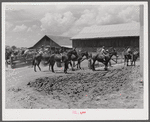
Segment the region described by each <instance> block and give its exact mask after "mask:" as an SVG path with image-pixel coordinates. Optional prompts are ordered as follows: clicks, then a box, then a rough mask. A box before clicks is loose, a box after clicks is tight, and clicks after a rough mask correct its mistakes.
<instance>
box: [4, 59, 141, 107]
mask: <svg viewBox="0 0 150 122" xmlns="http://www.w3.org/2000/svg"><path fill="white" fill-rule="evenodd" d="M81 66H83V67H84V70H76V71H71V70H69V71H68V72H69V73H68V74H67V75H66V74H64V73H63V68H57V67H55V70H56V73H52V72H51V71H49V70H48V67H42V72H40V71H38V72H34V71H33V69H32V68H29V67H24V68H18V69H6V108H15V109H18V108H28V109H31V108H32V109H33V108H41V109H44V108H59V109H62V108H67V109H69V108H143V79H142V78H141V77H140V74H139V63H137V66H135V67H131V66H129V67H124V66H123V65H122V64H117V65H115V66H113V67H110V68H109V71H104V70H103V68H97V71H94V72H93V71H92V70H89V69H87V68H86V67H87V62H86V61H85V62H84V63H83V64H82V65H81Z"/></svg>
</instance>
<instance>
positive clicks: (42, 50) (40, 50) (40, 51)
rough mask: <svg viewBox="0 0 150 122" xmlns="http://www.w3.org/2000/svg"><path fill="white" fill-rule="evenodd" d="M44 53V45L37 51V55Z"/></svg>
mask: <svg viewBox="0 0 150 122" xmlns="http://www.w3.org/2000/svg"><path fill="white" fill-rule="evenodd" d="M43 52H44V45H42V46H41V48H40V49H39V54H41V53H43Z"/></svg>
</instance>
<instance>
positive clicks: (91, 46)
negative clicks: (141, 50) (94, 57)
mask: <svg viewBox="0 0 150 122" xmlns="http://www.w3.org/2000/svg"><path fill="white" fill-rule="evenodd" d="M139 35H140V24H139V23H126V24H115V25H102V26H92V27H85V28H84V29H83V30H82V31H81V32H80V33H79V34H78V35H76V36H74V37H72V38H71V40H72V45H73V47H76V48H77V49H82V50H87V51H91V52H93V51H94V52H95V51H96V50H97V48H100V47H102V46H105V47H115V48H125V47H132V48H138V47H139Z"/></svg>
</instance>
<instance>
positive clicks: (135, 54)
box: [124, 51, 139, 66]
mask: <svg viewBox="0 0 150 122" xmlns="http://www.w3.org/2000/svg"><path fill="white" fill-rule="evenodd" d="M138 57H139V52H138V51H134V52H133V53H132V54H127V53H125V54H124V65H125V64H126V63H127V66H129V64H128V62H129V60H130V61H131V66H135V62H136V60H137V58H138Z"/></svg>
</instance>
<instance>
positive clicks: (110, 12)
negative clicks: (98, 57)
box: [4, 4, 139, 47]
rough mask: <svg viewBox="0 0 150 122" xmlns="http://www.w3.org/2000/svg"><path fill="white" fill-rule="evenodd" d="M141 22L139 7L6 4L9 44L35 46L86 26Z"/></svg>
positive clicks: (7, 43) (72, 34)
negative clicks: (44, 38) (50, 36)
mask: <svg viewBox="0 0 150 122" xmlns="http://www.w3.org/2000/svg"><path fill="white" fill-rule="evenodd" d="M130 22H139V6H138V5H135V6H134V5H123V4H121V5H84V4H81V5H67V4H63V5H61V4H53V5H38V4H37V5H33V4H32V5H24V4H19V5H13V4H12V5H11V4H10V5H6V6H5V23H4V24H5V41H6V45H9V46H13V45H15V46H17V47H31V46H33V45H34V44H35V43H36V42H38V41H39V40H40V39H41V38H42V37H43V36H44V35H58V36H68V37H73V36H75V35H77V34H78V33H79V32H80V31H81V30H82V29H83V28H84V27H90V26H95V25H96V26H101V25H111V24H120V23H130Z"/></svg>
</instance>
